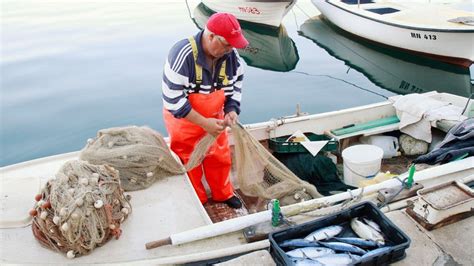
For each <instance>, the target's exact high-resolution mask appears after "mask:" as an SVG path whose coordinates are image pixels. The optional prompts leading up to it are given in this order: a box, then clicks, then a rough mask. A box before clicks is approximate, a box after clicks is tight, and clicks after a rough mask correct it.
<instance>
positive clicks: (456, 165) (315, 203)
mask: <svg viewBox="0 0 474 266" xmlns="http://www.w3.org/2000/svg"><path fill="white" fill-rule="evenodd" d="M470 168H474V157H468V158H466V159H464V160H460V161H455V162H451V163H448V164H444V165H440V166H436V167H432V168H429V169H425V170H423V171H420V172H416V173H415V176H414V180H415V182H422V181H423V180H427V179H431V178H436V177H439V176H443V175H447V174H452V173H455V172H459V171H464V170H467V169H470ZM407 175H408V173H405V174H402V175H400V179H402V180H403V179H404V178H405V177H406V176H407ZM397 186H400V181H398V180H396V179H390V180H387V181H384V182H382V183H378V184H375V185H371V186H368V187H366V188H364V195H368V194H371V193H374V192H377V191H379V190H380V189H383V188H392V187H397ZM361 191H362V189H360V188H359V189H354V190H352V195H359V194H360V193H361ZM351 197H352V196H351V194H350V193H349V192H343V193H339V194H336V195H333V196H328V197H324V198H318V199H313V200H310V201H306V202H302V203H298V204H293V205H289V206H285V207H283V208H282V212H283V214H285V215H287V216H292V215H295V214H297V213H300V212H305V211H311V210H314V209H316V208H318V207H320V206H321V205H322V204H331V203H336V202H340V201H343V200H346V199H350V198H351ZM270 219H271V212H270V211H263V212H259V213H255V214H250V215H246V216H242V217H238V218H234V219H231V220H226V221H222V222H219V223H215V224H210V225H206V226H202V227H198V228H194V229H191V230H188V231H184V232H181V233H176V234H173V235H171V236H170V239H171V244H172V245H178V244H184V243H188V242H192V241H196V240H200V239H205V238H209V237H213V236H217V235H222V234H227V233H230V232H235V231H238V230H242V229H244V228H245V227H248V226H251V225H254V224H258V223H262V222H265V221H268V220H270Z"/></svg>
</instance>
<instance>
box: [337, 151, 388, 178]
mask: <svg viewBox="0 0 474 266" xmlns="http://www.w3.org/2000/svg"><path fill="white" fill-rule="evenodd" d="M382 156H383V150H382V149H381V148H379V147H377V146H375V145H366V144H362V145H354V146H351V147H349V148H346V149H345V150H343V151H342V158H343V160H344V183H346V184H347V185H351V186H355V187H359V182H361V181H366V180H367V179H372V178H374V177H375V176H376V175H377V173H378V172H379V171H380V166H381V164H382Z"/></svg>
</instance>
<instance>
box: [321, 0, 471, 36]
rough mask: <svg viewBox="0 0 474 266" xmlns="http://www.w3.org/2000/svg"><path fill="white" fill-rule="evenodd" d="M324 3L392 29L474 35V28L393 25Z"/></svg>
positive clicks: (328, 1)
mask: <svg viewBox="0 0 474 266" xmlns="http://www.w3.org/2000/svg"><path fill="white" fill-rule="evenodd" d="M315 1H318V0H315ZM324 2H326V3H328V4H330V5H332V6H334V7H336V8H339V9H342V10H344V11H346V12H349V13H351V14H353V15H356V16H359V17H362V18H365V19H368V20H372V21H375V22H378V23H381V24H385V25H389V26H392V27H397V28H404V29H410V30H418V31H426V32H446V33H474V28H473V29H438V28H428V27H425V28H422V27H416V26H407V25H404V24H397V23H393V22H386V21H383V20H379V19H376V18H372V17H370V16H366V15H364V14H360V13H357V12H354V11H351V10H350V9H347V8H344V6H342V5H338V4H336V3H334V2H333V1H331V0H324ZM339 2H341V1H339Z"/></svg>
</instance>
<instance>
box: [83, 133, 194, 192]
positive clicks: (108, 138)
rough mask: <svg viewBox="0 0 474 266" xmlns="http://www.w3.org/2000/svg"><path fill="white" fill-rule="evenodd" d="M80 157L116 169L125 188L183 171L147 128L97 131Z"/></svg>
mask: <svg viewBox="0 0 474 266" xmlns="http://www.w3.org/2000/svg"><path fill="white" fill-rule="evenodd" d="M197 156H203V155H197ZM80 158H81V159H82V160H85V161H88V162H90V163H92V164H96V165H101V164H107V165H110V166H112V167H114V168H116V169H117V170H119V171H120V178H121V183H122V187H123V189H125V190H126V191H133V190H140V189H144V188H147V187H149V186H151V185H152V184H153V183H154V182H155V181H156V180H158V179H160V178H163V177H167V176H173V175H177V174H183V173H184V172H186V170H185V168H184V167H183V165H182V164H181V162H179V161H177V160H176V159H175V158H174V157H173V155H172V154H171V152H170V149H169V148H168V146H167V145H166V142H165V140H164V138H163V137H162V136H161V135H160V134H159V133H158V132H156V131H154V130H153V129H151V128H148V127H136V126H129V127H118V128H109V129H103V130H100V131H99V132H98V133H97V137H96V138H95V139H89V141H88V143H87V145H86V147H85V148H84V149H83V150H82V151H81V154H80ZM196 165H197V164H196Z"/></svg>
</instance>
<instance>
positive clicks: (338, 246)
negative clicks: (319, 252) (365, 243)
mask: <svg viewBox="0 0 474 266" xmlns="http://www.w3.org/2000/svg"><path fill="white" fill-rule="evenodd" d="M318 243H319V244H321V246H324V247H327V248H330V249H332V250H334V251H340V252H349V253H353V254H357V255H364V254H365V253H367V251H365V250H363V249H361V248H359V247H356V246H354V245H351V244H347V243H342V242H318Z"/></svg>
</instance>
